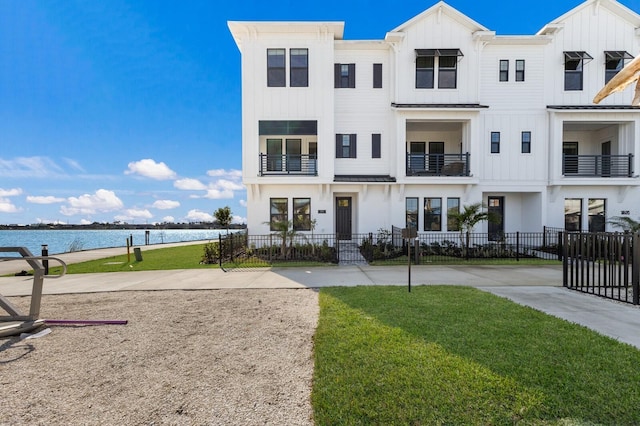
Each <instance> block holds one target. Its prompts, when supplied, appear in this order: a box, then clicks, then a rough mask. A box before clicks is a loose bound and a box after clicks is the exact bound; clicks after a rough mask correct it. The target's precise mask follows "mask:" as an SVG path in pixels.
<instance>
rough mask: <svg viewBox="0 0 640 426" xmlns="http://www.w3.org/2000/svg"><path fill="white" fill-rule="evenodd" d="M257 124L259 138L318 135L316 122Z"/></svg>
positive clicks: (269, 121)
mask: <svg viewBox="0 0 640 426" xmlns="http://www.w3.org/2000/svg"><path fill="white" fill-rule="evenodd" d="M258 124H259V133H260V136H267V135H283V136H289V135H298V136H302V135H317V134H318V122H317V121H315V120H313V121H312V120H278V121H273V120H260V122H259V123H258Z"/></svg>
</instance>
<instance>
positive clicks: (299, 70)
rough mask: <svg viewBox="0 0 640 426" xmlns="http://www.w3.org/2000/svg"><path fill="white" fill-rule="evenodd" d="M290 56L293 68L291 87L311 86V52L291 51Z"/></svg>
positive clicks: (303, 50)
mask: <svg viewBox="0 0 640 426" xmlns="http://www.w3.org/2000/svg"><path fill="white" fill-rule="evenodd" d="M289 56H290V58H289V63H290V67H291V69H290V76H289V85H290V86H291V87H307V86H309V50H308V49H291V50H290V51H289Z"/></svg>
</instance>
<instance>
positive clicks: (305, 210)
mask: <svg viewBox="0 0 640 426" xmlns="http://www.w3.org/2000/svg"><path fill="white" fill-rule="evenodd" d="M293 230H294V231H311V198H294V199H293Z"/></svg>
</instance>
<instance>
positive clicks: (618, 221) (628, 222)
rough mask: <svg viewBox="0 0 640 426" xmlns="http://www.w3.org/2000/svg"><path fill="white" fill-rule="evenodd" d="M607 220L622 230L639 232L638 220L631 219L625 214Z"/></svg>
mask: <svg viewBox="0 0 640 426" xmlns="http://www.w3.org/2000/svg"><path fill="white" fill-rule="evenodd" d="M607 222H608V223H610V224H611V225H613V226H615V227H616V228H622V230H623V231H624V232H631V233H636V232H640V221H637V220H634V219H631V218H630V217H627V216H614V217H612V218H611V219H609V220H608V221H607Z"/></svg>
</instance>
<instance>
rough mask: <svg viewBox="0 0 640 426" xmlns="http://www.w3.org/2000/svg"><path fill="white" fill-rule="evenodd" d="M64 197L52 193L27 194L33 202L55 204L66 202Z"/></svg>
mask: <svg viewBox="0 0 640 426" xmlns="http://www.w3.org/2000/svg"><path fill="white" fill-rule="evenodd" d="M64 200H65V199H64V198H58V197H53V196H51V195H47V196H37V195H29V196H27V202H28V203H33V204H55V203H62V202H64Z"/></svg>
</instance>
